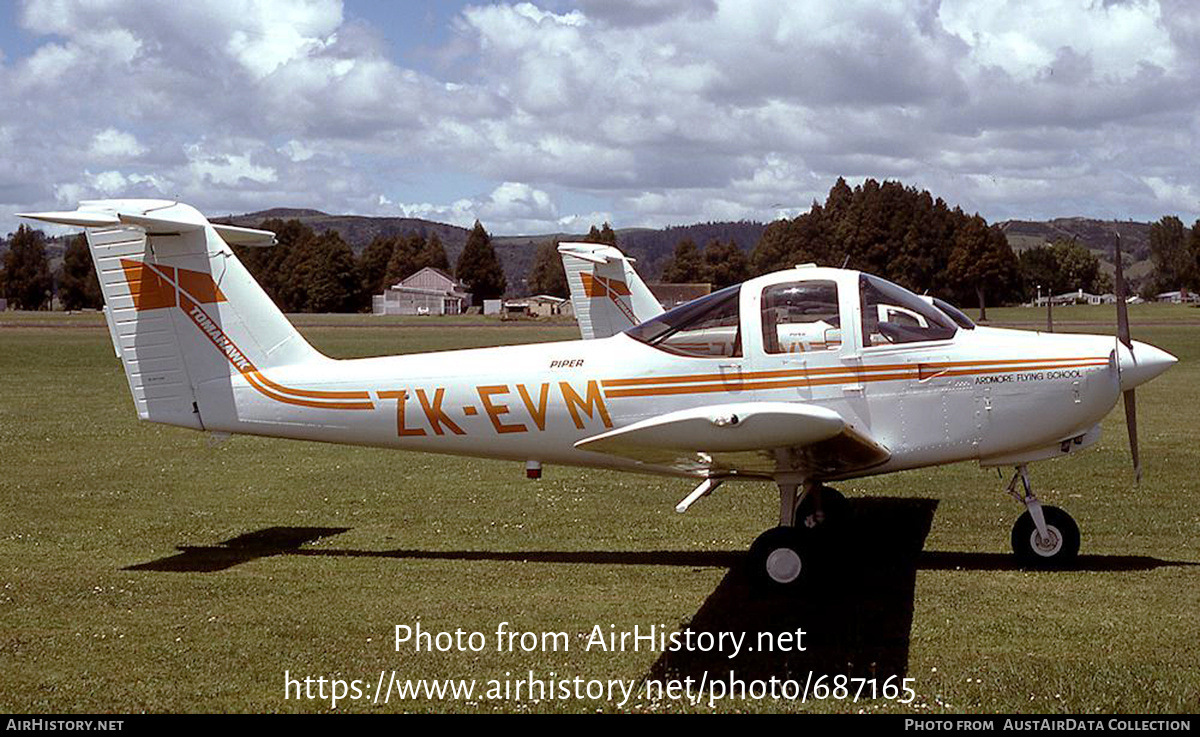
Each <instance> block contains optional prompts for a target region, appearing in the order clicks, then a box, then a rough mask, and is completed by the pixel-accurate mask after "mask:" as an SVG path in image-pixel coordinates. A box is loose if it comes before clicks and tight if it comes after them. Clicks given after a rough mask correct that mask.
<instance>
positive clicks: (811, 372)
mask: <svg viewBox="0 0 1200 737" xmlns="http://www.w3.org/2000/svg"><path fill="white" fill-rule="evenodd" d="M1079 361H1087V362H1089V363H1088V364H1087V365H1097V366H1099V365H1103V364H1107V363H1108V358H1107V357H1088V358H1084V357H1078V356H1077V357H1071V358H1019V359H1001V360H995V361H937V362H917V363H889V364H875V365H865V366H834V367H829V368H810V369H778V370H774V371H749V372H746V373H743V374H738V376H740V377H742V379H769V378H781V377H787V376H818V375H825V374H848V373H870V372H878V371H907V370H913V371H915V370H917V367H918V366H923V367H924V370H926V371H929V370H938V369H950V368H957V367H962V366H1012V367H1013V369H1012V370H1019V369H1022V368H1029V366H1028V364H1035V365H1038V366H1043V365H1044V366H1043V367H1044V368H1057V367H1058V364H1060V363H1063V362H1071V363H1072V366H1071V367H1072V368H1073V367H1074V365H1075V363H1076V362H1079ZM1092 362H1095V363H1092ZM1006 370H1007V369H1006ZM941 375H943V376H944V375H945V374H941ZM729 378H730V374H692V375H690V376H646V377H638V378H630V379H605V380H603V381H601V382H600V383H601V384H602V385H603V386H604V387H605V388H608V387H619V386H643V385H650V384H687V383H693V382H703V381H728V380H729Z"/></svg>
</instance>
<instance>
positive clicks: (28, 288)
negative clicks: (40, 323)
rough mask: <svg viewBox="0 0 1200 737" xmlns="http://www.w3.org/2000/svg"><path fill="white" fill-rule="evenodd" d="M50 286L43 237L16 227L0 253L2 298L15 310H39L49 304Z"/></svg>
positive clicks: (40, 233) (35, 232)
mask: <svg viewBox="0 0 1200 737" xmlns="http://www.w3.org/2000/svg"><path fill="white" fill-rule="evenodd" d="M51 286H52V282H51V279H50V264H49V262H48V261H47V259H46V236H45V234H43V233H42V231H40V230H33V229H31V228H30V227H29V226H27V225H21V226H19V227H18V228H17V232H16V233H15V234H13V236H12V238H11V239H10V240H9V244H8V253H6V254H4V296H5V297H7V298H8V301H9V302H10V303H11V304H12V305H13V306H14V307H16V308H17V309H20V310H40V309H42V308H43V307H45V306H46V305H47V303H48V302H49V301H50V288H51Z"/></svg>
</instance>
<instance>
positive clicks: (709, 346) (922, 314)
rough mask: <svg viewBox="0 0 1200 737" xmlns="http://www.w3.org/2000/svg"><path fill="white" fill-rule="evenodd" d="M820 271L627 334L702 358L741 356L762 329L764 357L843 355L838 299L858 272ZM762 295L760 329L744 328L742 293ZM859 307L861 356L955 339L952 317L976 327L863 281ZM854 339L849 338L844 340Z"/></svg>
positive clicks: (731, 291)
mask: <svg viewBox="0 0 1200 737" xmlns="http://www.w3.org/2000/svg"><path fill="white" fill-rule="evenodd" d="M821 271H822V272H824V273H822V274H813V275H812V277H810V278H800V277H801V276H802V274H800V273H797V278H795V279H792V280H788V281H780V280H779V279H778V278H776V279H774V280H768V281H766V283H765V285H764V282H763V281H762V280H757V279H756V280H751V281H749V282H746V283H745V284H737V285H734V286H731V287H726V288H724V289H721V290H719V291H717V292H713V293H712V294H710V295H708V296H706V297H701V298H700V299H696V300H693V301H691V302H688V303H687V304H684V305H681V306H679V307H676V308H675V309H673V310H670V311H668V312H664V313H663V314H661V315H658V316H657V317H654V318H653V319H650V320H647V321H646V322H644V323H642V324H641V325H637V326H635V327H632V328H630V329H629V330H627V331H626V334H627V335H629V336H630V337H632V338H634V339H635V340H639V341H641V342H643V343H646V344H647V345H651V346H654V347H655V348H658V349H660V350H663V351H667V352H669V353H674V354H676V355H682V356H694V357H702V358H737V357H740V356H742V352H743V337H744V336H743V332H742V331H743V329H745V330H753V331H755V332H757V331H758V330H759V329H760V326H761V330H762V351H763V352H764V353H767V354H790V353H809V352H813V351H829V350H839V349H841V347H842V344H843V336H844V333H846V330H845V325H844V320H846V319H851V318H850V317H849V315H847V314H844V309H850V308H849V307H847V305H844V304H843V303H842V302H841V300H840V298H839V284H841V285H842V286H843V287H845V288H847V289H850V288H852V286H853V284H854V282H853V281H851V279H853V276H852V274H853V272H836V270H821ZM830 272H833V273H832V275H830ZM843 275H846V276H843ZM847 276H849V278H847ZM813 277H819V278H813ZM826 277H828V278H826ZM759 285H763V286H761V287H760V286H759ZM759 288H761V290H762V291H761V293H759V294H758V299H757V300H755V301H756V302H757V304H758V312H759V315H758V317H757V318H756V320H757V322H755V321H752V320H750V319H747V321H746V323H745V324H743V323H742V317H743V316H742V314H741V304H742V290H743V289H759ZM747 298H748V299H753V298H752V297H749V296H748V297H747ZM755 301H752V302H749V304H753V303H754V302H755ZM858 307H859V308H860V312H861V320H860V321H859V325H858V326H857V327H858V333H859V335H858V340H859V341H860V344H861V346H862V347H863V348H872V347H875V346H883V345H891V344H896V343H915V342H923V341H936V340H947V339H949V338H952V337H953V336H954V334H955V332H956V331H957V330H958V327H957V326H956V324H955V322H956V319H952V316H950V315H951V313H950V312H949V310H953V311H954V313H957V315H958V316H961V319H962V320H965V321H966V322H967V323H968V325H969V328H973V327H974V324H973V323H971V322H970V320H969V319H968V318H967V317H966V316H965V315H962V313H961V312H958V311H957V310H956V309H955V308H953V307H951V306H950V305H946V307H944V308H940V309H939V307H938V306H935V304H934V303H932V302H931V301H928V300H925V299H922V298H921V297H918V296H917V295H915V294H913V293H912V292H910V291H908V290H907V289H904V288H903V287H900V286H897V285H895V284H893V283H891V282H889V281H887V280H886V279H880V278H879V277H876V276H870V275H868V274H859V275H858ZM746 317H747V318H749V317H750V316H746ZM954 317H957V316H954ZM960 324H961V323H960ZM964 327H966V326H964ZM850 332H851V333H853V332H854V331H853V329H852V330H851V331H850ZM852 337H853V336H852V335H845V339H851V338H852ZM756 340H757V339H756Z"/></svg>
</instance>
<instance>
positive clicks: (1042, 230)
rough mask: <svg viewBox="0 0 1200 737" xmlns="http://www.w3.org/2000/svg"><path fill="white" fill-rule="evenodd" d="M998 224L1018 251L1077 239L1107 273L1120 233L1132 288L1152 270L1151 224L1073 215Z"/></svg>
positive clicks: (1138, 285) (1127, 275) (1111, 267)
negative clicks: (1093, 255) (1072, 216)
mask: <svg viewBox="0 0 1200 737" xmlns="http://www.w3.org/2000/svg"><path fill="white" fill-rule="evenodd" d="M998 225H999V226H1000V229H1001V230H1003V231H1004V234H1005V236H1006V237H1007V238H1008V244H1009V245H1010V246H1012V248H1013V250H1014V251H1017V252H1018V253H1020V252H1021V251H1023V250H1025V249H1026V248H1033V247H1034V246H1038V245H1041V244H1043V243H1053V242H1054V241H1055V240H1058V239H1063V240H1072V239H1076V238H1077V239H1078V240H1079V242H1080V243H1081V244H1082V245H1083V246H1085V247H1086V248H1087V249H1088V250H1089V251H1091V252H1092V253H1094V254H1096V256H1098V257H1099V258H1100V261H1101V262H1102V265H1103V267H1104V270H1105V271H1107V272H1108V273H1110V274H1111V273H1112V272H1113V260H1112V255H1113V236H1114V234H1116V233H1120V234H1121V250H1122V251H1123V252H1124V253H1126V254H1127V256H1126V261H1125V263H1126V264H1129V266H1128V268H1127V269H1126V270H1125V275H1126V277H1128V279H1129V281H1130V283H1131V285H1132V286H1133V287H1134V288H1135V290H1136V289H1140V288H1141V284H1142V282H1143V281H1144V280H1145V278H1146V277H1147V276H1149V274H1150V272H1151V271H1152V270H1153V269H1154V265H1153V263H1151V261H1150V223H1140V222H1135V221H1133V220H1094V219H1092V218H1081V217H1074V218H1055V219H1054V220H1045V221H1032V220H1006V221H1004V222H1002V223H998Z"/></svg>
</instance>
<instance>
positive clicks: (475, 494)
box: [0, 305, 1200, 713]
mask: <svg viewBox="0 0 1200 737" xmlns="http://www.w3.org/2000/svg"><path fill="white" fill-rule="evenodd" d="M972 314H973V313H972ZM991 316H992V318H993V320H994V321H995V322H1012V323H1022V322H1037V321H1040V320H1043V319H1044V317H1043V314H1042V313H1040V312H1035V311H1031V310H1020V309H1016V308H1013V309H1009V310H996V311H994V312H993V313H992V315H991ZM1110 316H1111V307H1109V308H1104V309H1100V308H1065V309H1062V310H1058V311H1056V318H1057V319H1058V321H1059V325H1060V326H1061V328H1062V329H1071V326H1070V325H1068V324H1067V323H1069V322H1075V323H1076V326H1075V329H1084V330H1086V331H1087V332H1106V331H1107V330H1106V329H1105V328H1103V327H1093V326H1091V323H1098V322H1106V321H1107V320H1109V319H1110ZM426 319H428V318H426ZM1132 319H1133V323H1134V331H1135V337H1136V338H1138V339H1141V340H1145V341H1148V342H1151V343H1154V344H1156V345H1158V346H1160V347H1162V348H1164V349H1166V350H1169V351H1171V352H1172V353H1174V354H1176V355H1177V356H1179V358H1180V359H1181V360H1180V363H1179V364H1178V365H1177V366H1176V367H1174V368H1173V369H1172V370H1171V371H1169V372H1168V373H1167V374H1165V375H1164V376H1162V377H1161V378H1159V379H1157V380H1155V381H1154V382H1152V383H1151V384H1149V385H1147V386H1146V387H1144V388H1143V389H1141V390H1139V392H1138V398H1139V409H1140V426H1141V435H1142V453H1143V458H1144V464H1145V467H1146V479H1145V481H1144V482H1143V483H1142V484H1141V486H1140V487H1138V488H1136V489H1135V488H1134V487H1133V483H1132V472H1131V470H1130V467H1129V456H1128V450H1127V447H1126V441H1125V429H1124V422H1123V419H1122V418H1121V417H1120V412H1119V411H1118V412H1114V413H1113V414H1112V415H1111V416H1110V417H1109V419H1108V420H1107V421H1106V422H1105V426H1104V430H1105V436H1104V438H1103V439H1102V440H1101V442H1100V443H1099V444H1098V446H1097V447H1096V448H1094V449H1091V450H1089V451H1087V452H1085V453H1083V454H1081V455H1080V456H1078V457H1073V458H1068V459H1064V460H1061V461H1056V462H1053V463H1045V464H1038V465H1036V466H1034V467H1033V469H1032V470H1033V474H1034V481H1035V483H1036V484H1037V485H1038V487H1039V489H1040V490H1041V496H1042V498H1043V499H1044V500H1045V501H1047V502H1048V503H1051V504H1057V505H1059V506H1063V507H1065V508H1067V509H1068V510H1069V511H1070V512H1071V513H1072V514H1073V515H1074V516H1075V518H1076V519H1077V520H1078V521H1079V524H1080V527H1081V528H1082V530H1083V536H1084V541H1083V551H1082V552H1083V557H1082V558H1081V562H1080V566H1079V569H1078V570H1072V571H1064V572H1056V573H1035V572H1025V571H1021V570H1017V569H1016V568H1015V567H1014V566H1013V565H1012V563H1011V561H1010V559H1009V555H1008V535H1009V530H1010V528H1011V525H1012V522H1013V521H1014V520H1015V519H1016V517H1017V516H1018V513H1019V512H1020V511H1021V510H1020V509H1019V507H1018V506H1017V505H1016V504H1015V503H1014V502H1013V501H1012V500H1011V499H1009V498H1007V497H1006V496H1004V495H1003V494H1002V493H1001V489H1002V487H1003V485H1004V483H1005V481H1006V479H1005V480H1001V479H998V478H997V477H996V475H995V472H994V471H993V472H984V471H982V470H980V469H979V468H977V467H976V466H973V465H968V464H961V465H958V466H951V467H944V468H938V469H929V470H921V471H913V472H906V473H902V474H894V475H890V476H885V477H881V478H874V479H865V480H859V481H852V482H846V483H843V484H841V485H840V488H841V489H842V491H843V492H845V493H846V494H847V496H849V497H850V498H851V499H852V501H853V504H854V508H855V512H856V532H854V533H852V536H851V539H850V540H848V541H847V547H846V549H844V550H843V551H842V552H841V553H840V554H839V556H838V557H839V559H840V562H841V565H842V568H841V569H840V571H841V572H840V574H839V575H838V576H837V577H836V578H831V579H829V580H826V581H823V582H818V583H816V584H814V585H813V587H812V588H811V589H809V590H806V591H805V592H803V593H802V594H799V595H793V596H789V597H764V596H759V595H754V594H751V593H749V591H748V590H747V588H746V586H745V582H744V581H743V580H742V576H741V573H740V568H739V567H738V565H737V563H738V561H739V560H740V557H741V555H742V552H743V551H744V550H745V548H746V547H747V546H748V545H749V543H750V542H751V541H752V540H753V539H754V537H755V536H756V535H757V534H758V533H759V532H761V531H762V530H763V529H766V528H767V527H770V526H771V525H772V524H773V517H774V515H775V514H776V510H777V496H776V493H775V490H774V489H773V488H772V487H770V486H769V485H767V484H745V485H741V486H739V485H730V486H726V487H724V488H723V489H722V490H721V491H720V492H718V493H717V494H715V495H714V496H712V497H710V498H708V499H705V500H703V501H701V502H700V503H699V504H697V505H696V506H695V507H694V508H693V509H692V511H691V512H689V513H688V514H687V515H677V514H675V512H674V511H673V509H672V506H673V505H674V504H675V502H677V501H678V500H679V499H680V498H682V497H683V496H684V495H685V494H686V493H687V492H688V491H689V490H690V484H688V483H687V482H685V481H679V480H671V479H660V478H654V477H638V476H631V475H620V474H616V473H610V472H596V471H586V470H581V469H562V468H548V469H547V470H546V475H545V478H544V479H543V480H542V481H540V482H530V481H526V480H525V479H524V478H523V471H522V468H521V466H520V465H519V464H515V463H503V462H493V461H480V460H471V459H456V458H448V457H439V456H431V455H429V456H427V455H419V454H411V453H403V452H395V451H384V450H372V449H363V448H345V447H338V446H327V445H318V444H308V443H296V442H289V441H277V440H269V439H258V438H240V437H239V438H233V439H230V440H228V441H226V442H223V443H214V442H212V441H211V440H210V439H209V438H208V437H206V436H204V435H202V434H199V433H194V432H189V431H185V430H180V429H175V428H169V427H164V426H158V425H149V424H143V423H139V422H138V421H137V420H136V418H135V416H134V413H133V407H132V402H131V400H130V398H129V394H128V389H127V386H126V383H125V379H124V376H123V374H122V372H121V369H120V366H119V364H118V362H117V361H116V359H115V358H114V357H113V354H112V348H111V345H110V343H109V339H108V334H107V331H106V330H105V329H104V328H103V323H102V320H100V319H99V318H98V317H97V316H96V315H94V314H93V315H86V314H85V315H72V316H66V315H52V316H51V315H21V314H12V313H7V314H4V313H0V453H2V455H0V498H2V499H3V505H4V506H3V522H2V523H0V584H2V589H0V710H3V711H17V712H82V711H101V712H130V711H143V710H145V711H219V712H228V711H233V712H242V711H248V712H260V711H318V710H326V709H328V708H329V703H328V702H327V701H320V700H315V701H297V700H296V699H295V698H292V699H288V700H285V699H284V671H285V670H286V671H289V672H290V673H291V674H292V675H293V676H299V677H300V678H303V677H304V676H305V675H308V676H312V677H314V678H316V677H318V676H325V677H336V678H345V679H353V678H361V679H370V681H371V684H372V686H371V688H373V684H374V682H375V681H374V679H376V678H378V674H379V673H380V671H381V670H387V671H391V670H395V671H397V673H398V674H399V675H400V676H401V677H403V678H477V679H480V680H481V681H486V680H487V679H491V678H504V677H505V674H506V673H508V674H512V676H513V677H516V676H518V675H520V676H524V675H525V674H526V673H527V672H528V671H530V670H533V671H535V672H536V673H537V674H538V675H539V676H540V677H547V676H549V673H550V672H551V671H553V672H554V673H556V674H557V675H558V676H559V677H566V678H570V677H575V676H579V677H582V678H585V679H592V678H594V679H604V680H607V679H629V680H638V679H642V678H645V677H650V678H654V677H656V676H659V675H663V674H675V675H694V676H695V677H696V678H699V677H700V673H701V672H702V671H704V670H710V671H716V672H720V671H721V669H722V668H723V669H725V670H728V669H729V668H730V667H735V668H737V669H738V671H739V673H740V674H745V675H746V677H760V676H762V677H765V676H767V675H771V674H778V675H782V674H784V673H785V672H786V673H791V674H793V675H794V674H796V673H804V672H806V671H807V670H809V669H818V670H819V671H820V672H829V673H837V672H842V673H850V674H852V675H863V676H868V675H878V676H880V677H883V676H886V675H901V676H905V677H909V678H912V679H914V681H913V682H912V683H913V687H914V690H915V692H916V694H917V698H916V701H915V703H913V704H911V705H908V706H902V705H898V704H894V703H891V702H888V701H885V700H861V701H859V702H858V703H849V702H845V701H827V702H818V703H812V702H810V703H807V704H799V703H795V702H792V701H755V700H745V701H742V700H735V701H726V702H722V703H718V704H717V706H716V709H717V710H722V711H724V710H747V711H777V710H778V711H855V710H866V711H917V712H921V713H938V712H942V711H1013V712H1077V713H1078V712H1173V711H1188V712H1194V711H1196V710H1197V708H1198V707H1200V546H1198V544H1197V540H1198V535H1200V494H1197V490H1198V488H1200V479H1198V472H1200V446H1198V444H1197V443H1196V442H1195V440H1196V433H1195V430H1194V426H1195V415H1194V412H1195V408H1196V407H1197V406H1200V340H1198V339H1200V311H1197V310H1194V309H1190V308H1184V307H1171V306H1157V305H1148V306H1142V307H1139V308H1137V309H1135V310H1134V311H1133V318H1132ZM298 322H299V324H300V326H301V329H302V331H303V332H304V333H305V334H306V335H307V337H308V338H309V339H310V340H312V341H313V343H314V344H315V345H316V346H317V347H319V348H320V349H321V350H323V351H326V352H327V353H329V354H331V355H334V356H339V357H350V356H364V355H373V354H385V353H398V352H410V351H421V350H435V349H448V348H457V347H463V346H471V345H484V344H500V343H521V342H531V341H539V340H553V339H564V338H571V337H574V336H575V335H576V334H577V332H576V330H575V328H574V326H573V325H571V324H555V325H545V324H539V323H500V322H498V321H492V322H487V321H484V320H483V319H482V318H462V319H460V320H459V321H449V322H448V323H438V324H434V323H428V322H427V323H422V322H421V321H420V320H396V321H394V324H391V323H379V322H374V321H372V318H369V317H361V318H354V317H334V318H330V317H329V316H312V317H304V318H301V319H300V320H299V321H298ZM935 500H936V501H935ZM318 538H319V539H318ZM417 621H420V623H421V624H422V626H423V627H424V628H426V629H429V630H435V631H436V630H450V631H453V630H455V629H457V628H462V629H464V630H466V631H480V632H483V633H486V634H489V635H490V633H493V632H494V631H495V629H496V626H497V624H498V623H500V622H504V621H507V622H509V623H510V626H511V627H512V628H513V629H516V630H519V631H530V632H543V631H564V632H567V633H569V635H570V636H571V638H572V639H571V649H570V651H569V652H557V653H555V652H551V653H540V652H535V653H520V652H519V653H507V652H504V653H500V652H496V651H495V648H494V647H491V646H490V645H491V640H489V647H487V648H486V649H484V650H483V651H482V652H467V653H458V652H451V653H426V652H421V653H416V652H413V651H411V650H410V649H407V648H405V649H402V650H401V651H400V652H397V651H395V649H394V647H393V644H392V632H393V627H394V626H395V625H397V624H407V625H414V624H415V623H416V622H417ZM688 623H690V624H691V626H692V627H693V628H696V629H699V630H704V629H707V630H709V631H725V630H734V629H738V628H741V629H742V630H748V631H754V630H756V629H771V628H776V629H778V628H780V627H781V626H784V625H786V626H791V627H792V628H793V629H794V626H793V625H795V626H803V627H804V629H805V630H806V631H807V632H808V642H809V644H810V649H809V652H807V653H805V654H803V655H800V654H791V655H787V656H783V655H778V654H776V655H768V654H761V653H756V654H755V655H754V656H742V657H741V658H739V659H737V660H736V661H730V660H723V662H722V659H716V660H713V659H711V658H709V659H706V658H704V657H683V656H669V657H663V658H660V657H659V654H658V653H654V652H636V653H634V652H623V653H622V652H617V653H606V652H596V651H591V652H587V651H584V650H583V648H582V644H583V642H584V640H583V637H584V635H586V633H588V632H589V631H590V630H591V629H592V627H593V626H594V625H596V624H600V625H601V626H602V627H604V628H607V627H608V625H610V624H614V625H616V626H617V629H627V628H632V626H633V625H635V624H637V625H640V626H642V627H646V626H648V625H651V624H665V625H667V626H668V627H671V628H677V627H683V626H685V625H687V624H688ZM802 677H803V676H801V678H802ZM616 708H617V707H615V706H614V705H612V704H609V703H606V702H604V701H599V700H597V701H592V700H583V701H576V700H543V701H540V702H539V703H530V702H528V701H522V702H519V703H517V702H513V701H507V702H500V701H495V700H479V699H475V700H473V701H471V702H461V701H451V700H445V701H442V700H418V701H410V702H403V703H400V702H398V701H397V700H395V699H393V700H392V701H391V703H390V704H388V705H387V706H383V705H379V706H374V705H371V704H369V703H365V702H360V703H355V702H351V701H343V702H342V703H340V704H339V705H338V710H339V711H342V710H345V711H383V710H388V711H399V710H419V711H447V710H449V711H491V710H506V711H507V710H535V711H590V710H595V709H604V710H615V709H616ZM623 709H624V710H632V711H653V710H700V711H705V710H708V709H709V707H708V706H707V704H702V705H695V706H693V705H689V704H686V703H681V702H678V701H653V700H646V699H644V698H636V697H635V698H634V699H631V700H630V702H629V703H627V704H625V706H624V707H623Z"/></svg>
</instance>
